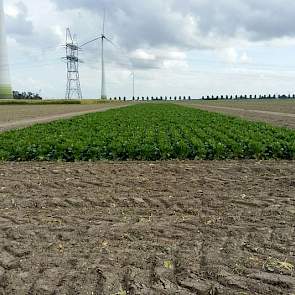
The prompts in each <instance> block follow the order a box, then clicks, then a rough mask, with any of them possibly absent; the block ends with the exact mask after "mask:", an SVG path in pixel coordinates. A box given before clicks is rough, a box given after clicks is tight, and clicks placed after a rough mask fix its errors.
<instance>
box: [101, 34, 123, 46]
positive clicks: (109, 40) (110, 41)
mask: <svg viewBox="0 0 295 295" xmlns="http://www.w3.org/2000/svg"><path fill="white" fill-rule="evenodd" d="M104 39H106V40H107V41H108V42H109V43H111V44H112V45H113V46H115V47H117V48H119V49H120V47H119V46H118V45H117V44H115V43H114V42H113V41H112V40H111V39H109V38H108V37H106V36H104Z"/></svg>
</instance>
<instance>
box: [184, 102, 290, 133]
mask: <svg viewBox="0 0 295 295" xmlns="http://www.w3.org/2000/svg"><path fill="white" fill-rule="evenodd" d="M187 106H190V107H193V108H197V109H200V110H205V111H210V112H218V113H223V114H226V115H231V116H236V117H241V118H243V119H246V120H250V121H257V122H264V123H269V124H272V125H275V126H279V127H286V128H292V129H295V113H294V106H295V100H294V106H292V105H290V110H289V113H288V112H287V110H286V109H285V108H286V106H285V107H284V108H281V112H280V111H279V110H280V107H279V106H278V110H277V111H275V110H274V107H275V106H273V107H272V108H270V107H267V105H266V106H265V109H266V110H263V106H262V105H259V106H257V108H255V106H254V105H250V106H245V105H239V104H236V107H234V105H233V104H229V105H227V104H226V103H223V104H219V105H217V104H216V105H213V104H205V103H195V104H193V103H192V104H187ZM269 109H271V111H269Z"/></svg>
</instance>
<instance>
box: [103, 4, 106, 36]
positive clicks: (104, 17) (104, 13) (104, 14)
mask: <svg viewBox="0 0 295 295" xmlns="http://www.w3.org/2000/svg"><path fill="white" fill-rule="evenodd" d="M105 21H106V9H105V8H104V10H103V19H102V34H103V35H104V32H105Z"/></svg>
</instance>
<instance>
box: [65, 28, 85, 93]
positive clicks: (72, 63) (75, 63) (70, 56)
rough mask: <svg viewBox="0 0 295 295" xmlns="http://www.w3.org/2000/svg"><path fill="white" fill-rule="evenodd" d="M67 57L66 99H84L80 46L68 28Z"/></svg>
mask: <svg viewBox="0 0 295 295" xmlns="http://www.w3.org/2000/svg"><path fill="white" fill-rule="evenodd" d="M65 48H66V57H64V59H65V60H66V62H67V89H66V96H65V97H66V99H73V98H78V99H82V90H81V85H80V75H79V63H80V62H81V61H80V59H79V50H80V49H79V46H78V44H77V42H75V41H74V39H73V37H72V34H71V31H70V29H69V28H68V29H67V31H66V45H65Z"/></svg>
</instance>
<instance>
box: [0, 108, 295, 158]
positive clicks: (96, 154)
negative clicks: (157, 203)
mask: <svg viewBox="0 0 295 295" xmlns="http://www.w3.org/2000/svg"><path fill="white" fill-rule="evenodd" d="M0 159H1V160H11V161H28V160H42V161H45V160H46V161H51V160H62V161H90V160H92V161H96V160H105V159H107V160H167V159H204V160H213V159H219V160H222V159H295V132H294V131H293V130H289V129H285V128H276V127H272V126H270V125H267V124H264V123H252V122H248V121H244V120H241V119H238V118H234V117H229V116H225V115H221V114H216V113H209V112H206V111H200V110H196V109H192V108H189V107H184V106H178V105H173V104H142V105H133V106H130V107H127V108H123V109H116V110H109V111H107V112H105V113H96V114H89V115H85V116H81V117H76V118H73V119H70V120H63V121H57V122H53V123H50V124H44V125H35V126H33V127H30V128H27V129H23V130H17V131H10V132H7V133H2V134H0Z"/></svg>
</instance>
